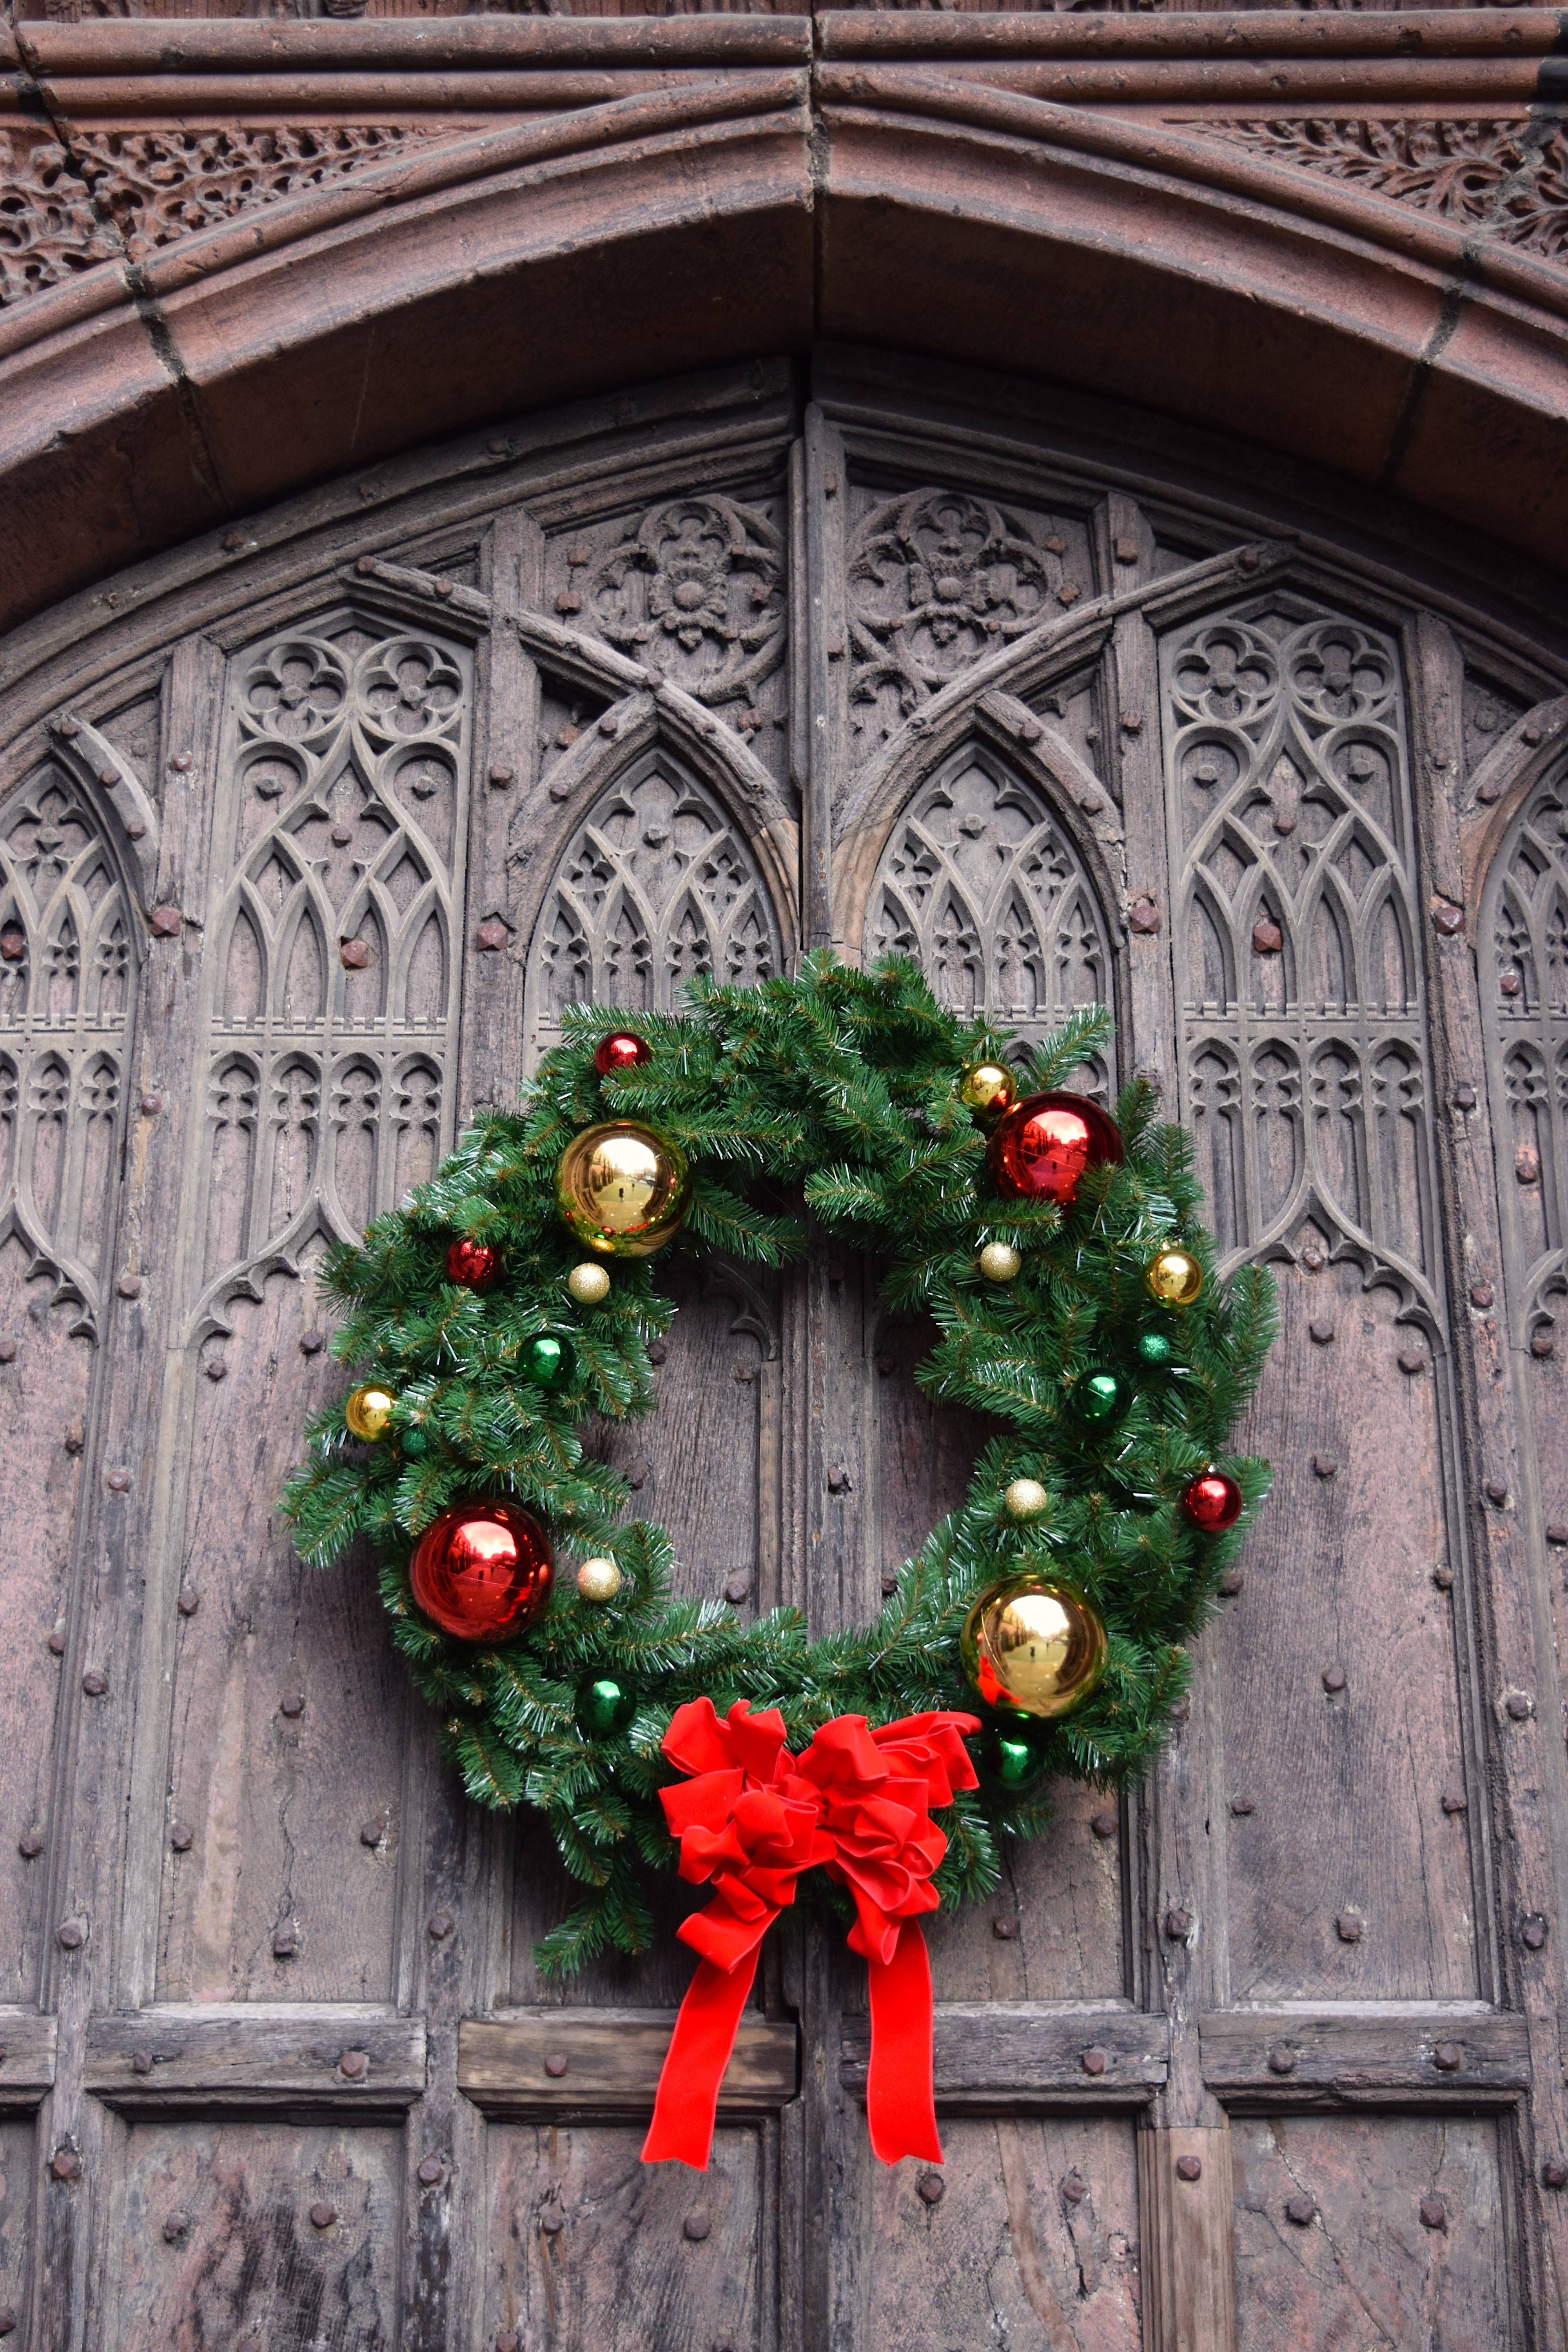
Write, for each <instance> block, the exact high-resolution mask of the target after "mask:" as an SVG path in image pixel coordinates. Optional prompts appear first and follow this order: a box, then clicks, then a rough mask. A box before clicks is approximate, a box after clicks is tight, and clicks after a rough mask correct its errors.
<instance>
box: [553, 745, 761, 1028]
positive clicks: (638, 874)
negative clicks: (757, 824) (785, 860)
mask: <svg viewBox="0 0 1568 2352" xmlns="http://www.w3.org/2000/svg"><path fill="white" fill-rule="evenodd" d="M783 961H784V950H783V946H782V943H781V941H780V939H779V934H778V926H777V923H776V920H775V919H774V915H773V907H772V904H771V902H770V900H769V898H768V894H767V891H766V889H765V887H764V886H763V879H762V876H761V874H760V872H759V871H758V868H757V865H756V861H755V859H754V858H753V856H752V852H751V849H750V847H749V845H747V843H746V841H745V838H744V836H743V835H742V833H741V832H740V830H739V828H738V827H737V826H736V825H734V824H732V823H731V820H730V819H729V817H728V816H727V815H726V814H724V812H723V809H722V807H721V803H720V802H719V801H718V799H717V797H716V795H715V794H714V793H711V792H710V791H709V790H708V788H707V787H706V786H705V785H703V784H702V783H700V782H699V781H698V779H697V778H696V777H695V776H694V775H692V774H691V773H690V772H689V770H688V769H687V768H686V767H684V766H683V765H682V763H681V762H680V761H678V760H677V759H675V757H674V756H673V754H671V753H670V752H669V751H667V750H665V749H664V748H663V747H662V746H658V745H656V746H655V747H654V748H653V749H651V750H650V751H647V752H646V753H645V754H644V755H643V757H642V758H641V759H640V760H638V761H637V762H636V763H635V764H634V765H633V767H632V768H631V769H630V770H629V771H628V772H627V773H626V774H625V775H623V776H621V777H619V778H617V779H616V782H615V783H614V784H612V785H611V786H610V787H609V789H608V790H607V791H605V792H604V793H601V794H600V796H599V798H598V799H597V801H596V802H595V805H594V807H593V809H592V810H591V812H590V813H589V814H588V816H587V817H586V818H585V819H584V823H583V824H581V825H580V826H579V827H578V828H577V830H576V832H575V833H574V835H573V837H572V839H571V841H570V842H569V843H568V845H567V846H566V849H565V852H564V854H563V856H562V858H561V860H560V862H559V864H558V865H557V866H556V870H555V874H554V877H553V879H552V883H551V886H550V888H549V890H548V892H547V894H546V897H545V900H544V904H543V908H542V912H541V914H540V917H539V920H538V922H537V923H536V925H535V926H534V932H533V939H532V941H531V945H530V948H529V956H528V988H527V996H528V1029H529V1035H530V1038H531V1041H532V1043H533V1046H534V1048H535V1050H536V1051H538V1052H541V1053H542V1052H544V1051H545V1050H546V1049H547V1048H548V1047H549V1046H550V1045H552V1044H553V1043H554V1042H555V1039H556V1038H557V1037H558V1035H559V1034H560V1025H561V1015H562V1013H563V1010H564V1008H565V1007H566V1005H568V1004H569V1003H574V1002H577V1001H585V1000H588V999H591V998H598V999H600V1000H601V1001H603V1002H604V1003H611V1004H619V1005H624V1006H626V1008H627V1009H628V1010H631V1011H637V1010H642V1011H647V1012H668V1010H669V1009H670V1008H671V1006H672V1005H673V1004H674V1003H675V1001H676V998H677V995H678V993H679V990H680V988H681V986H682V984H683V983H684V982H686V981H688V980H689V979H691V978H692V977H693V976H694V975H695V974H696V973H699V972H710V973H711V974H712V975H713V976H714V978H715V979H718V980H721V981H726V982H735V983H737V984H738V985H741V986H749V985H750V984H751V983H752V982H756V981H759V980H765V979H767V978H768V977H769V976H770V975H771V974H772V973H773V972H776V971H780V970H781V969H782V968H783Z"/></svg>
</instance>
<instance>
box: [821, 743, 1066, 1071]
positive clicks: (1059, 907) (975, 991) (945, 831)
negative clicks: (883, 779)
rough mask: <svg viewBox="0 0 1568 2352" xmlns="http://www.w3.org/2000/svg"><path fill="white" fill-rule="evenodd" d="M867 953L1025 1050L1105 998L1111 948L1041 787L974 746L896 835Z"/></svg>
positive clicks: (870, 914)
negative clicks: (903, 958) (1017, 1038)
mask: <svg viewBox="0 0 1568 2352" xmlns="http://www.w3.org/2000/svg"><path fill="white" fill-rule="evenodd" d="M865 953H866V957H867V960H868V961H871V960H872V959H873V958H875V957H877V956H881V955H888V954H891V953H898V954H900V955H908V956H912V957H913V958H914V959H915V961H917V962H918V963H919V964H920V965H921V967H922V969H923V970H924V971H925V973H926V976H927V978H928V979H929V980H930V982H931V987H932V989H933V990H934V992H935V993H936V995H937V996H938V997H939V998H940V1000H941V1001H942V1003H944V1004H949V1005H952V1007H953V1009H954V1010H955V1011H956V1012H959V1013H964V1014H966V1015H969V1016H972V1017H985V1018H989V1019H990V1020H992V1021H994V1022H995V1023H996V1024H998V1025H999V1026H1002V1027H1006V1028H1012V1029H1016V1030H1018V1031H1019V1032H1020V1033H1021V1034H1023V1035H1024V1036H1026V1038H1029V1039H1031V1040H1033V1039H1035V1038H1037V1037H1041V1036H1043V1035H1045V1034H1046V1033H1047V1031H1048V1030H1050V1029H1052V1028H1054V1027H1055V1026H1056V1024H1058V1022H1059V1021H1060V1019H1061V1018H1062V1015H1063V1014H1064V1013H1068V1012H1069V1011H1071V1010H1072V1009H1073V1008H1074V1007H1075V1006H1077V1005H1081V1004H1092V1003H1103V1002H1106V1001H1108V1000H1109V999H1110V993H1111V958H1110V938H1109V934H1108V933H1107V930H1106V927H1105V919H1104V916H1103V914H1102V913H1101V910H1100V904H1099V900H1098V898H1097V896H1096V894H1095V890H1094V887H1093V885H1092V884H1091V882H1090V881H1089V877H1088V875H1087V874H1086V873H1085V872H1084V870H1083V866H1082V865H1081V862H1080V861H1079V856H1078V854H1077V852H1076V850H1075V849H1074V847H1073V845H1072V844H1071V842H1070V841H1069V839H1068V836H1067V835H1066V834H1065V833H1064V831H1063V830H1062V828H1061V827H1060V825H1058V823H1057V822H1056V820H1055V818H1054V817H1053V816H1052V815H1051V814H1050V811H1049V810H1048V809H1047V806H1046V804H1045V803H1044V801H1043V800H1042V799H1041V797H1040V795H1039V794H1038V793H1037V792H1036V791H1035V789H1034V787H1033V786H1032V785H1030V784H1028V783H1027V782H1025V780H1024V779H1023V778H1022V777H1021V776H1018V775H1016V774H1015V773H1014V772H1013V771H1012V770H1011V769H1010V768H1007V767H1005V765H1004V764H1003V763H1002V762H1001V761H1000V760H999V759H998V758H997V757H996V755H995V754H994V752H993V751H990V750H989V749H988V748H986V747H984V746H983V745H980V744H976V743H969V744H965V745H964V746H963V748H962V749H961V750H960V751H957V752H955V753H954V754H953V756H952V758H951V759H949V760H948V761H946V762H945V763H944V764H943V766H942V768H941V769H940V770H939V771H938V772H937V773H936V774H935V775H934V776H932V777H931V778H929V779H928V780H927V782H925V783H923V784H922V785H921V787H920V788H919V790H918V791H917V792H916V793H914V795H913V796H912V798H911V799H910V803H909V805H908V807H907V808H906V809H905V811H904V813H903V814H902V815H901V816H900V819H899V821H898V823H897V824H896V825H895V826H894V828H893V831H892V834H891V835H890V836H889V841H888V845H887V847H886V848H885V849H884V851H883V853H882V856H881V859H880V862H879V865H878V868H877V875H876V879H875V881H874V882H873V884H872V887H871V894H870V898H869V899H868V905H867V912H866V926H865ZM1097 1076H1099V1077H1100V1078H1103V1077H1104V1076H1105V1074H1104V1073H1098V1074H1097Z"/></svg>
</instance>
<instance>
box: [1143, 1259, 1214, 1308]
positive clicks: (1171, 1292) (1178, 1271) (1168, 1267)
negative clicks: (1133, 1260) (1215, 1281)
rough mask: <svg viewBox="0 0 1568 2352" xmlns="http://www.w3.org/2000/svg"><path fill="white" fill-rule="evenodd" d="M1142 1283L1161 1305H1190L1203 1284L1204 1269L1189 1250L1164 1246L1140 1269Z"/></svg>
mask: <svg viewBox="0 0 1568 2352" xmlns="http://www.w3.org/2000/svg"><path fill="white" fill-rule="evenodd" d="M1143 1283H1144V1287H1145V1288H1146V1289H1147V1291H1148V1293H1149V1296H1150V1297H1151V1298H1157V1299H1158V1300H1159V1302H1160V1304H1161V1306H1162V1307H1190V1306H1191V1305H1192V1303H1193V1301H1194V1298H1196V1297H1197V1296H1198V1293H1199V1292H1200V1291H1201V1290H1202V1288H1203V1286H1204V1270H1203V1267H1202V1266H1201V1265H1199V1264H1198V1262H1197V1259H1196V1258H1195V1257H1194V1255H1193V1254H1192V1252H1191V1250H1184V1249H1164V1250H1162V1251H1161V1252H1160V1254H1159V1255H1158V1256H1157V1257H1152V1258H1151V1259H1150V1261H1149V1263H1148V1265H1146V1266H1145V1268H1144V1269H1143Z"/></svg>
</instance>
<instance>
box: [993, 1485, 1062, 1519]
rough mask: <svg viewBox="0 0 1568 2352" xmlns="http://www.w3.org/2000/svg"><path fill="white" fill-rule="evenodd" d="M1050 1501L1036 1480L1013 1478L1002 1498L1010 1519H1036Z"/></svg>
mask: <svg viewBox="0 0 1568 2352" xmlns="http://www.w3.org/2000/svg"><path fill="white" fill-rule="evenodd" d="M1050 1499H1051V1498H1050V1496H1048V1495H1047V1492H1046V1490H1045V1488H1044V1487H1043V1486H1041V1484H1040V1482H1039V1480H1038V1479H1037V1478H1015V1479H1014V1481H1013V1483H1012V1485H1011V1486H1009V1487H1008V1489H1007V1491H1006V1493H1005V1495H1004V1496H1003V1497H1002V1500H1003V1502H1004V1503H1005V1505H1006V1507H1007V1517H1009V1518H1010V1519H1037V1518H1038V1517H1039V1516H1040V1513H1041V1512H1042V1511H1043V1510H1044V1509H1045V1507H1046V1505H1047V1503H1048V1502H1049V1501H1050Z"/></svg>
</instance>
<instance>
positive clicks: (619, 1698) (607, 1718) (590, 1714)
mask: <svg viewBox="0 0 1568 2352" xmlns="http://www.w3.org/2000/svg"><path fill="white" fill-rule="evenodd" d="M636 1713H637V1693H636V1691H629V1690H627V1688H626V1685H625V1684H624V1683H618V1682H616V1680H615V1679H614V1678H613V1677H612V1676H611V1675H599V1676H598V1677H597V1679H596V1680H595V1681H593V1682H587V1683H579V1684H578V1685H577V1728H578V1730H579V1731H580V1732H581V1733H582V1735H583V1737H584V1739H610V1738H614V1736H615V1734H616V1732H617V1731H626V1730H627V1729H629V1727H630V1725H631V1721H632V1718H633V1717H634V1716H635V1715H636Z"/></svg>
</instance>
